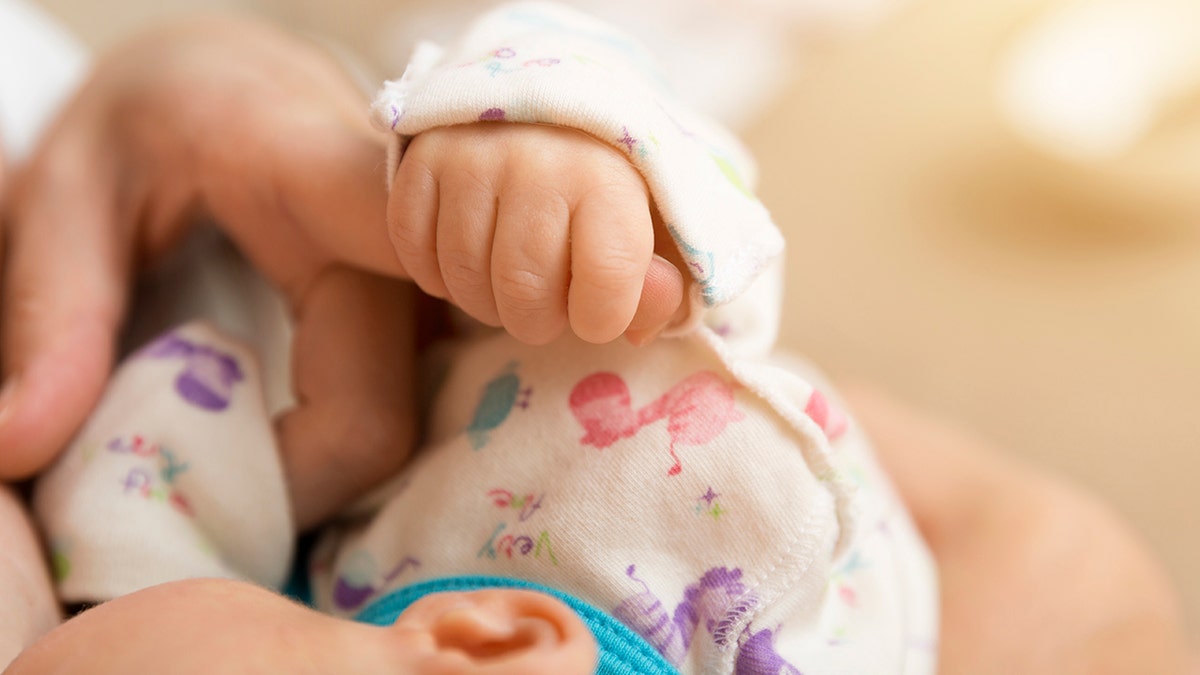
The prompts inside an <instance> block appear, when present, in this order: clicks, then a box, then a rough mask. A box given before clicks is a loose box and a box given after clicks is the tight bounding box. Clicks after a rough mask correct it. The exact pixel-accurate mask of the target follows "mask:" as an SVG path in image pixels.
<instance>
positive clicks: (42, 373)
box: [0, 150, 132, 480]
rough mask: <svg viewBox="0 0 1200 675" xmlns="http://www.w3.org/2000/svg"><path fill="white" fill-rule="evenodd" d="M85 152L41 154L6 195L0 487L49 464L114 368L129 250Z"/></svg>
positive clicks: (106, 189) (100, 174) (101, 176)
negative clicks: (1, 481)
mask: <svg viewBox="0 0 1200 675" xmlns="http://www.w3.org/2000/svg"><path fill="white" fill-rule="evenodd" d="M83 152H86V150H83V151H82V152H80V153H76V152H73V151H72V152H67V151H60V152H56V153H46V154H44V155H43V156H41V157H40V158H39V159H38V160H37V162H36V163H35V164H34V165H33V166H31V167H30V169H29V170H28V173H27V174H25V175H23V176H22V177H21V178H20V180H19V184H18V185H16V186H14V189H13V191H12V192H11V193H10V197H11V201H12V203H11V204H10V222H9V230H8V251H7V254H8V259H7V261H6V263H5V268H4V280H5V283H4V293H3V304H2V305H0V310H2V312H3V315H2V316H3V326H2V329H3V331H2V352H0V355H2V358H3V372H4V384H3V389H2V393H0V479H9V480H11V479H19V478H24V477H27V476H29V475H31V474H33V473H34V472H36V471H37V470H39V469H40V468H42V467H44V466H45V465H46V464H47V463H48V462H49V461H50V460H51V459H53V457H54V456H55V455H56V454H57V453H58V452H59V451H60V450H61V449H62V448H63V447H64V446H65V445H66V444H67V442H68V441H69V440H70V438H71V436H72V435H73V434H74V433H75V431H76V430H77V428H78V427H79V425H80V424H81V423H82V422H83V420H84V419H85V417H86V416H87V415H88V413H89V412H90V411H91V409H92V407H93V406H94V405H95V403H96V401H97V400H98V399H99V396H100V393H101V391H102V389H103V386H104V382H105V381H106V379H107V377H108V373H109V371H110V369H111V367H112V360H113V353H114V349H115V339H116V332H117V328H118V324H119V322H120V319H121V316H122V314H123V312H124V309H125V295H126V289H127V287H128V280H129V272H128V270H129V267H130V260H129V249H130V248H132V247H131V246H128V245H127V241H128V235H127V234H124V233H121V232H118V231H117V228H115V227H114V221H113V220H112V218H113V214H114V212H115V204H114V203H113V200H114V196H113V195H114V191H113V190H112V189H111V188H112V186H111V185H110V184H109V183H108V182H110V181H111V175H112V174H111V173H110V172H106V171H105V170H104V169H105V168H109V169H111V167H105V165H104V164H103V163H102V162H93V161H90V160H89V157H88V156H86V155H84V154H83ZM85 167H88V168H90V169H93V171H85ZM95 169H99V170H98V171H96V170H95Z"/></svg>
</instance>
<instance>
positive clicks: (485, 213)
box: [387, 122, 683, 344]
mask: <svg viewBox="0 0 1200 675" xmlns="http://www.w3.org/2000/svg"><path fill="white" fill-rule="evenodd" d="M387 220H388V232H389V235H390V237H391V240H392V245H393V246H394V247H395V249H396V254H397V256H398V257H399V259H400V262H401V264H402V265H403V266H404V268H405V270H406V271H407V272H408V274H409V275H411V276H412V278H413V280H415V281H416V282H417V284H419V285H420V286H421V288H422V289H423V290H424V291H425V292H427V293H429V294H431V295H435V296H437V297H440V298H446V299H448V300H450V301H452V302H454V304H456V305H458V307H460V308H461V309H462V310H463V311H465V312H466V313H467V314H469V315H471V316H472V317H474V318H475V319H478V320H479V321H482V322H483V323H486V324H489V325H493V326H503V327H504V328H505V329H506V330H507V331H508V332H509V333H511V334H512V335H513V336H514V337H516V338H517V339H518V340H521V341H523V342H527V343H530V344H544V343H547V342H550V341H551V340H553V339H554V338H556V337H558V335H559V334H560V333H562V331H563V329H564V328H566V326H567V325H568V323H569V324H570V327H571V330H572V331H573V332H574V333H575V334H576V335H577V336H579V337H580V338H582V339H583V340H586V341H588V342H594V343H604V342H609V341H611V340H614V339H616V338H618V337H620V336H621V335H622V334H625V335H626V336H627V338H628V339H629V340H630V341H631V342H634V343H635V344H637V343H641V342H645V341H647V340H649V339H651V338H653V337H654V336H655V335H656V334H657V333H658V332H659V331H661V330H662V329H663V328H664V327H665V326H666V325H667V323H668V322H669V321H670V320H671V318H672V317H673V316H674V314H675V312H676V310H677V309H678V308H679V306H680V305H681V304H682V301H683V278H682V276H681V275H680V273H679V271H678V269H677V268H676V267H675V266H673V265H672V264H671V263H669V262H667V261H666V260H665V259H663V258H661V257H659V256H656V255H654V253H655V230H656V228H655V220H656V219H655V218H654V215H653V207H652V205H651V203H650V196H649V192H648V190H647V187H646V183H645V182H644V181H643V180H642V178H641V176H640V175H639V174H638V172H637V171H636V170H635V169H634V168H633V166H632V165H630V164H629V162H628V161H627V160H626V159H625V158H624V157H623V156H621V155H620V154H619V153H618V152H617V151H616V150H615V149H614V148H611V147H608V146H606V145H604V144H603V143H601V142H600V141H598V140H596V139H594V138H592V137H590V136H588V135H586V134H584V133H582V132H579V131H575V130H573V129H566V128H561V127H552V126H540V125H526V124H510V123H486V122H483V123H479V124H472V125H465V126H453V127H443V128H438V129H434V130H431V131H427V132H425V133H422V134H421V135H419V136H417V137H416V138H415V139H413V141H412V142H411V144H410V145H409V147H408V149H407V152H406V153H405V155H404V159H403V160H402V161H401V163H400V166H399V168H398V170H397V172H396V177H395V180H394V182H393V185H392V192H391V197H390V199H389V201H388V217H387ZM659 240H660V243H663V244H669V240H667V239H666V237H659ZM664 252H665V251H664Z"/></svg>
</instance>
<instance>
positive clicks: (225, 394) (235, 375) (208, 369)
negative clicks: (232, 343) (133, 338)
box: [140, 333, 245, 412]
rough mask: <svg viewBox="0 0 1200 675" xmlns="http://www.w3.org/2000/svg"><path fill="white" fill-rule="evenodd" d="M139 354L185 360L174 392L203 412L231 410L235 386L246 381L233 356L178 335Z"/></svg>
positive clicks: (168, 335) (155, 357) (153, 344)
mask: <svg viewBox="0 0 1200 675" xmlns="http://www.w3.org/2000/svg"><path fill="white" fill-rule="evenodd" d="M140 355H141V356H143V357H146V358H152V359H169V358H180V359H183V361H184V369H183V372H181V373H180V374H179V375H178V377H176V378H175V391H176V392H177V393H178V394H179V395H180V396H181V397H183V400H185V401H187V402H188V403H190V404H192V405H194V406H196V407H197V408H202V409H204V410H210V411H213V412H220V411H222V410H224V409H225V408H227V407H229V402H230V401H231V400H233V387H234V385H235V384H237V383H238V382H241V381H242V380H243V379H245V375H243V374H242V369H241V368H240V367H239V366H238V362H237V360H236V359H234V358H233V356H231V355H229V354H226V353H225V352H222V351H218V350H216V349H213V348H212V347H209V346H208V345H203V344H199V343H196V342H192V341H190V340H188V339H186V338H183V337H180V336H179V335H176V334H175V333H167V334H166V335H164V336H162V337H161V338H159V339H157V340H155V341H154V342H153V343H151V344H150V345H149V346H147V347H146V348H145V349H143V350H142V352H141V354H140Z"/></svg>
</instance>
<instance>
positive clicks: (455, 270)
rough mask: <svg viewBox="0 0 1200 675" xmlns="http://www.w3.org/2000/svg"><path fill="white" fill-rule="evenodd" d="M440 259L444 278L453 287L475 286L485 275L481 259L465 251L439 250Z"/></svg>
mask: <svg viewBox="0 0 1200 675" xmlns="http://www.w3.org/2000/svg"><path fill="white" fill-rule="evenodd" d="M438 261H439V263H440V265H441V270H442V279H443V280H444V281H445V282H446V285H447V286H450V287H452V288H475V287H477V286H478V285H479V281H480V279H481V278H482V277H483V276H484V270H483V269H482V268H483V265H482V264H481V263H480V261H479V260H477V259H476V258H475V257H474V256H472V255H470V254H468V253H466V252H463V251H457V250H449V251H439V252H438Z"/></svg>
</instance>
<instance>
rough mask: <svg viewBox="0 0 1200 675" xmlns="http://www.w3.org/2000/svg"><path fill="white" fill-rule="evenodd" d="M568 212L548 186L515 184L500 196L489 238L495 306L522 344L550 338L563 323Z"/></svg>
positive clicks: (567, 261)
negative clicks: (494, 231) (494, 233)
mask: <svg viewBox="0 0 1200 675" xmlns="http://www.w3.org/2000/svg"><path fill="white" fill-rule="evenodd" d="M570 218H571V213H570V210H569V209H568V208H567V203H566V202H565V201H564V200H563V199H562V197H561V196H560V194H559V193H558V192H557V191H555V190H551V189H549V188H545V187H541V186H537V185H531V184H515V185H512V186H511V187H506V188H505V189H504V190H503V193H502V195H501V197H500V202H499V205H498V207H497V214H496V236H495V239H494V241H493V243H492V288H493V289H494V291H495V297H496V311H497V313H498V314H499V317H500V322H501V323H502V324H503V325H504V328H505V330H507V331H508V332H509V334H510V335H512V336H513V337H515V338H517V339H518V340H520V341H522V342H525V343H527V344H532V345H540V344H546V343H548V342H551V341H552V340H554V339H555V338H556V337H558V336H559V335H560V334H561V333H562V332H563V330H564V329H565V328H566V327H567V283H568V280H569V278H570V276H569V272H570V260H571V246H570V232H571V229H570Z"/></svg>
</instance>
